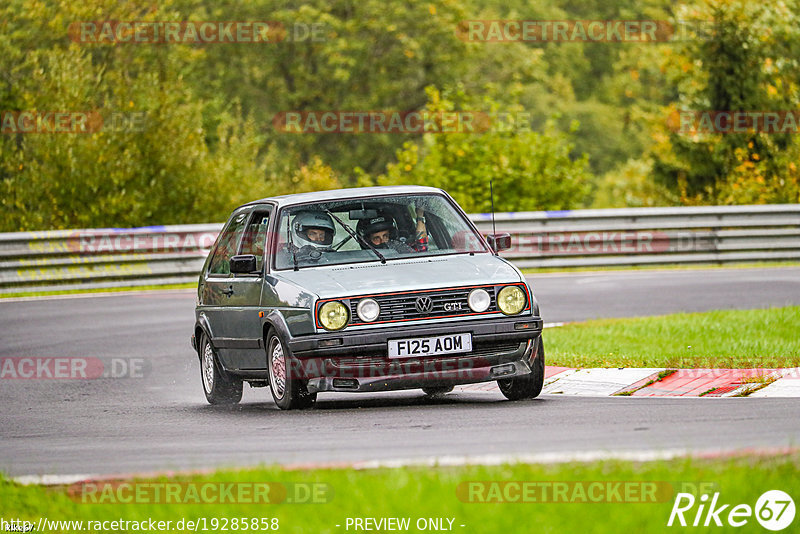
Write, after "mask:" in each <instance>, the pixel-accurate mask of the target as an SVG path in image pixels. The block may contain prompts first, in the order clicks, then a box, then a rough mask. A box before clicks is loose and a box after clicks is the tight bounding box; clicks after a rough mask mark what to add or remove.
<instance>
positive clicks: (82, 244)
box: [0, 204, 800, 294]
mask: <svg viewBox="0 0 800 534" xmlns="http://www.w3.org/2000/svg"><path fill="white" fill-rule="evenodd" d="M470 218H471V219H472V220H473V221H474V222H475V223H476V225H477V226H478V229H479V230H480V231H481V232H482V233H483V234H489V233H491V232H492V222H491V215H488V214H479V215H471V216H470ZM495 224H496V228H497V232H509V233H511V234H512V247H511V249H510V250H507V251H504V252H503V253H502V255H503V256H504V257H507V258H509V259H511V260H512V261H514V263H515V264H516V265H518V266H519V267H521V268H568V267H593V266H594V267H603V266H635V265H655V264H688V263H712V264H723V263H731V262H747V261H787V260H800V204H780V205H766V206H709V207H679V208H626V209H604V210H574V211H536V212H519V213H498V214H497V215H496V216H495ZM221 228H222V225H221V224H195V225H176V226H153V227H145V228H132V229H93V230H58V231H48V232H20V233H6V234H0V293H3V294H9V293H11V294H13V293H20V292H25V291H49V290H62V289H64V290H66V289H103V288H113V287H131V286H142V285H166V284H180V283H191V282H195V281H196V280H197V277H198V275H199V272H200V269H201V267H202V265H203V261H204V258H205V256H206V255H207V254H208V251H209V248H210V246H211V245H212V244H213V242H214V239H216V236H217V233H218V232H219V231H220V229H221Z"/></svg>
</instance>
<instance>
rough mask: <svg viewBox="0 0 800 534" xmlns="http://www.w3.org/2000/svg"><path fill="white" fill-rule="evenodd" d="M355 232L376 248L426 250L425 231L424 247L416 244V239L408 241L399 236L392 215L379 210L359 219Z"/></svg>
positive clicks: (404, 250)
mask: <svg viewBox="0 0 800 534" xmlns="http://www.w3.org/2000/svg"><path fill="white" fill-rule="evenodd" d="M356 232H357V233H358V235H360V236H361V237H363V238H364V240H366V241H368V242H369V243H370V244H371V245H372V246H373V247H375V248H378V249H381V248H383V249H387V248H391V249H394V250H396V251H397V252H401V253H408V252H415V251H423V250H427V233H426V235H425V245H426V247H425V248H424V249H423V248H419V247H417V246H416V245H417V241H415V242H413V243H408V242H407V241H406V240H405V239H404V238H402V237H399V232H398V230H397V223H396V222H395V220H394V217H392V216H391V215H389V214H388V213H381V212H379V213H378V214H377V216H376V217H372V218H370V219H361V220H360V221H358V224H357V225H356Z"/></svg>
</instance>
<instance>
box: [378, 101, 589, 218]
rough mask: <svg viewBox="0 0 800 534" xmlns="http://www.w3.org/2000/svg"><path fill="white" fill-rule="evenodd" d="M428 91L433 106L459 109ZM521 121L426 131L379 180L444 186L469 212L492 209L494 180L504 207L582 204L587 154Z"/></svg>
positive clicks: (500, 205)
mask: <svg viewBox="0 0 800 534" xmlns="http://www.w3.org/2000/svg"><path fill="white" fill-rule="evenodd" d="M429 95H430V103H429V104H428V106H427V107H428V109H429V110H431V111H452V110H454V109H457V106H456V105H455V104H454V101H453V100H450V99H448V98H446V97H442V96H441V95H440V94H439V92H438V91H437V90H435V89H432V88H431V89H429ZM463 99H464V95H463V93H461V94H456V96H455V100H456V101H458V100H463ZM517 126H519V127H513V128H506V130H507V131H497V130H490V131H488V132H485V133H451V134H444V133H439V134H425V136H424V137H423V140H422V142H421V143H411V142H409V143H406V145H405V146H404V147H403V149H402V150H400V151H398V153H397V162H396V163H392V164H390V165H389V166H388V167H387V170H386V173H385V174H384V175H381V176H379V177H378V178H377V180H376V181H377V183H379V184H382V185H389V184H392V185H394V184H425V185H430V186H434V187H441V188H443V189H445V190H447V191H448V192H449V193H450V194H451V195H453V197H454V198H455V199H456V200H457V201H458V202H459V204H460V205H461V206H462V207H463V208H464V209H465V210H467V211H468V212H483V213H486V212H489V211H490V209H491V200H490V195H489V181H490V180H491V181H492V182H493V188H494V194H495V202H496V203H495V208H496V209H497V210H500V211H530V210H542V209H548V210H559V209H570V208H577V207H581V206H582V205H584V203H585V201H586V197H587V193H588V190H589V180H590V178H591V175H590V173H589V171H588V168H587V161H586V158H585V157H582V158H579V159H577V160H575V159H572V158H571V157H570V151H571V149H572V145H571V144H570V143H569V140H568V138H567V136H566V135H564V134H562V133H559V132H557V131H554V130H549V129H548V130H545V131H543V132H534V131H531V130H530V128H529V127H528V125H517Z"/></svg>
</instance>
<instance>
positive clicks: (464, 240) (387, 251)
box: [275, 194, 489, 270]
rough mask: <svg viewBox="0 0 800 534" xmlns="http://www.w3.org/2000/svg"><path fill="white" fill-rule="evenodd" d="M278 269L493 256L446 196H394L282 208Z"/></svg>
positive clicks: (277, 255)
mask: <svg viewBox="0 0 800 534" xmlns="http://www.w3.org/2000/svg"><path fill="white" fill-rule="evenodd" d="M278 224H279V226H278V239H277V244H276V250H275V268H276V269H279V270H280V269H292V268H294V267H295V266H297V268H305V267H311V266H317V265H338V264H344V263H356V262H365V261H390V260H392V259H396V258H412V257H413V258H418V257H428V256H441V255H446V254H464V253H475V252H489V250H488V249H487V248H486V246H485V245H484V243H483V241H482V240H481V239H480V237H479V236H478V234H477V233H476V232H475V231H474V230H473V229H472V227H471V225H470V224H469V222H468V221H467V220H466V219H465V218H464V216H463V215H462V213H461V212H460V211H459V210H457V209H456V208H455V207H454V206H453V205H452V203H451V201H450V200H449V199H447V198H445V197H444V196H442V195H435V194H417V195H392V196H382V197H370V198H359V199H355V200H339V201H328V202H317V203H313V204H303V205H299V206H291V207H287V208H284V209H283V210H281V214H280V220H279V223H278Z"/></svg>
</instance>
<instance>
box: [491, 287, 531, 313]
mask: <svg viewBox="0 0 800 534" xmlns="http://www.w3.org/2000/svg"><path fill="white" fill-rule="evenodd" d="M497 306H498V307H499V308H500V311H501V312H503V313H505V314H506V315H516V314H518V313H519V312H521V311H522V309H523V308H524V307H525V293H524V292H523V291H522V290H521V289H520V288H519V287H518V286H506V287H504V288H503V289H501V290H500V293H498V294H497Z"/></svg>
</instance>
